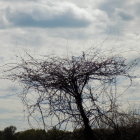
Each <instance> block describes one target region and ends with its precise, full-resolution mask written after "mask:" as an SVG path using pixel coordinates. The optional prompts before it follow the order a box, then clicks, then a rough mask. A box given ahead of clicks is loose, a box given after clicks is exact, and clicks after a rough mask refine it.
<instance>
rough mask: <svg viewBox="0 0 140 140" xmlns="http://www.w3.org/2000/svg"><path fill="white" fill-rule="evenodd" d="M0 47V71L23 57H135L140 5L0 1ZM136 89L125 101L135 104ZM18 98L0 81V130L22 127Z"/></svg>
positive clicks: (117, 0) (127, 1) (139, 47)
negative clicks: (92, 51)
mask: <svg viewBox="0 0 140 140" xmlns="http://www.w3.org/2000/svg"><path fill="white" fill-rule="evenodd" d="M0 44H1V45H0V66H1V70H2V67H3V65H4V64H6V63H12V62H15V61H18V57H17V56H23V57H24V56H26V55H25V52H28V53H30V54H32V55H34V56H43V55H48V54H51V55H61V56H65V55H69V54H70V55H74V54H79V53H80V52H82V51H84V50H88V49H89V48H91V47H94V48H99V49H103V50H110V49H112V50H113V51H114V52H117V53H121V54H122V55H124V56H125V57H126V58H129V59H130V58H132V59H133V58H134V57H139V54H140V1H139V0H98V1H94V0H0ZM138 85H139V81H138V80H137V82H135V84H134V85H133V87H132V88H131V93H133V94H132V95H131V94H129V96H127V99H129V102H131V101H132V100H133V101H135V103H136V102H138V101H139V99H140V95H139V94H138V92H139V88H138V87H139V86H138ZM136 87H137V89H136ZM18 93H19V90H18V88H17V87H16V85H15V84H13V83H11V82H10V81H7V80H0V129H3V128H4V127H6V126H9V125H15V126H17V128H18V129H19V130H20V129H27V128H28V125H27V120H26V119H25V117H24V107H23V105H22V103H21V101H20V99H19V98H18V97H17V96H16V95H15V94H18ZM134 95H135V96H134Z"/></svg>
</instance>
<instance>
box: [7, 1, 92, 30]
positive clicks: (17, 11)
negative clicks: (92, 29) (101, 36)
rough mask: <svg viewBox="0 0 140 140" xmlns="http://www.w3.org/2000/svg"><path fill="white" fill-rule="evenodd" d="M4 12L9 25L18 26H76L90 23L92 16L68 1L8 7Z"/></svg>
mask: <svg viewBox="0 0 140 140" xmlns="http://www.w3.org/2000/svg"><path fill="white" fill-rule="evenodd" d="M5 13H6V14H5V16H6V19H7V21H9V23H10V25H12V26H19V27H40V28H45V27H49V28H55V27H76V28H78V27H87V26H88V25H90V24H91V23H92V17H91V15H90V14H89V13H88V12H87V11H86V10H84V9H82V8H79V7H77V6H76V5H74V4H68V3H62V4H52V5H47V6H44V5H34V6H26V7H24V6H23V7H20V8H19V7H18V8H15V7H14V8H11V7H9V8H7V9H6V10H5Z"/></svg>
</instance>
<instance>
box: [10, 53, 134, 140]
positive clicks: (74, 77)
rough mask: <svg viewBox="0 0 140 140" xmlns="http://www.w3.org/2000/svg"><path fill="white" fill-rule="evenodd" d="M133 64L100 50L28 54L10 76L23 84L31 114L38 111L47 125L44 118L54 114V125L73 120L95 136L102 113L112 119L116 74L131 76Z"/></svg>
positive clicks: (72, 122) (87, 132)
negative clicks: (60, 54) (76, 54)
mask: <svg viewBox="0 0 140 140" xmlns="http://www.w3.org/2000/svg"><path fill="white" fill-rule="evenodd" d="M131 67H132V65H131V66H130V65H128V64H126V61H125V59H124V58H123V57H120V56H112V57H101V56H100V55H98V53H94V54H90V55H89V54H86V53H83V54H82V55H81V56H79V57H74V56H73V57H71V58H60V57H45V59H42V60H40V59H35V58H33V57H32V56H29V59H28V60H26V59H22V61H21V62H20V63H18V64H16V66H15V67H14V68H12V70H10V72H11V74H10V75H9V76H10V78H11V79H12V80H17V81H19V82H20V83H22V84H23V85H24V92H23V93H22V96H21V97H22V100H23V102H24V104H25V105H26V107H27V109H28V111H29V116H33V114H34V113H35V112H36V111H39V112H40V114H41V120H42V121H43V124H44V129H45V126H46V124H45V119H46V118H55V120H56V119H57V124H55V126H59V127H61V126H62V125H63V124H65V126H67V124H68V123H71V124H73V126H74V127H75V128H77V127H83V128H84V132H85V136H86V139H87V140H90V139H92V138H93V139H95V140H96V139H97V138H96V136H95V134H94V133H93V131H92V128H94V127H96V126H97V125H99V120H100V121H104V119H103V117H106V118H107V119H108V120H109V119H110V118H109V117H108V115H107V114H109V113H111V112H113V110H114V109H115V108H116V107H117V106H116V99H117V94H116V86H117V82H116V81H117V77H118V76H123V77H126V78H131V77H130V75H129V74H128V72H129V70H130V68H131ZM110 122H111V120H109V123H110ZM52 123H53V122H52Z"/></svg>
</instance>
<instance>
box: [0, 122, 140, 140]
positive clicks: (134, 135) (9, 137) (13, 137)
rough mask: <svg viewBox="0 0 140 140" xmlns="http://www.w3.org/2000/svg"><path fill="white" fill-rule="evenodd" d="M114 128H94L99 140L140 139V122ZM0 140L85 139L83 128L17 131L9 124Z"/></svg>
mask: <svg viewBox="0 0 140 140" xmlns="http://www.w3.org/2000/svg"><path fill="white" fill-rule="evenodd" d="M118 130H119V131H117V132H116V131H114V130H113V129H107V128H106V129H94V130H93V131H94V133H95V134H96V136H97V137H98V139H99V140H140V123H137V124H135V125H133V126H131V127H128V126H127V127H119V128H118ZM0 140H84V136H83V129H76V130H74V131H73V132H70V131H63V130H58V129H56V128H53V129H51V130H48V131H47V132H46V131H44V130H41V129H30V130H26V131H21V132H16V127H14V126H9V127H6V128H5V129H4V130H3V131H0Z"/></svg>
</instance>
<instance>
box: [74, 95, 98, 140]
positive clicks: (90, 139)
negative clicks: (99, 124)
mask: <svg viewBox="0 0 140 140" xmlns="http://www.w3.org/2000/svg"><path fill="white" fill-rule="evenodd" d="M76 101H77V107H78V110H79V112H80V114H81V117H82V119H83V123H84V136H85V140H97V138H96V136H95V135H94V133H93V130H92V129H91V126H90V124H89V118H88V117H87V116H86V113H85V111H84V108H83V105H82V99H81V97H79V98H77V99H76Z"/></svg>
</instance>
